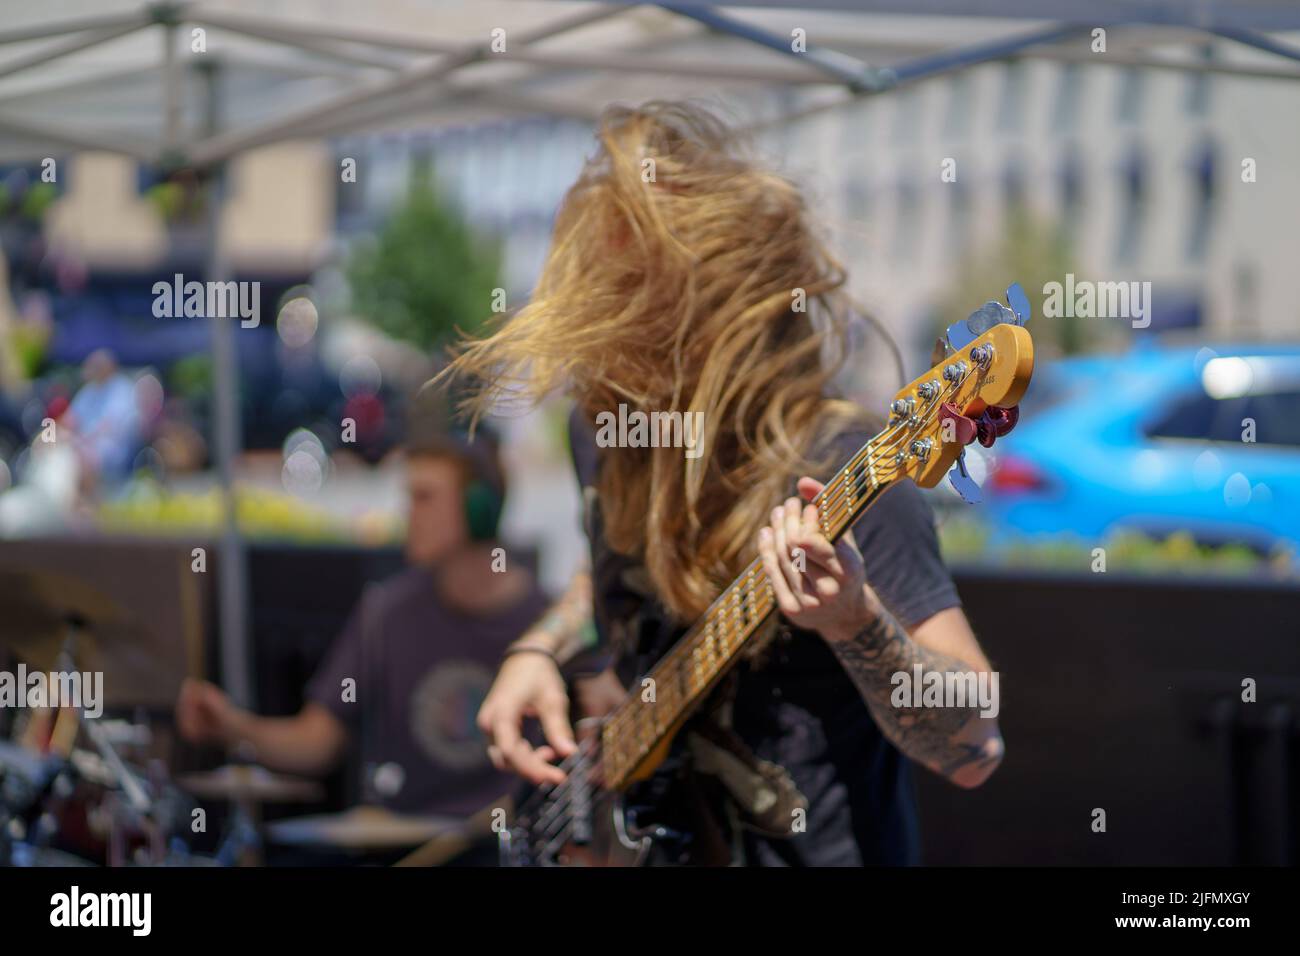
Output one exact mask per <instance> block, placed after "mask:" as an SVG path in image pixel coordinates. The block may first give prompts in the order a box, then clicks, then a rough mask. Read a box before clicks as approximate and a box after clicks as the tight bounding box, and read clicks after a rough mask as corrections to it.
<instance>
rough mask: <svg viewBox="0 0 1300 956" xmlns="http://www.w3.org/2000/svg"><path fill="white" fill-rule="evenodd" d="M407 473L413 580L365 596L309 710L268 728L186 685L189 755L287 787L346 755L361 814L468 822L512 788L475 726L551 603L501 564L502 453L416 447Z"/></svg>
mask: <svg viewBox="0 0 1300 956" xmlns="http://www.w3.org/2000/svg"><path fill="white" fill-rule="evenodd" d="M406 459H407V462H406V485H407V493H408V496H409V499H410V500H409V524H408V529H407V540H406V557H407V560H408V562H409V564H410V567H409V568H407V569H406V570H405V571H403V572H401V573H399V574H397V575H396V576H394V577H392V578H390V579H388V580H386V581H384V582H382V583H380V584H376V585H371V586H369V587H368V588H367V590H366V592H365V593H364V594H363V595H362V597H361V600H360V601H359V602H358V603H357V606H356V608H355V609H354V610H353V613H352V615H351V618H350V619H349V620H348V622H347V624H346V626H345V627H344V628H343V631H342V633H341V634H340V635H339V636H338V638H337V639H336V641H335V642H334V645H333V646H332V647H331V649H330V651H329V653H328V655H327V656H326V659H325V661H324V663H323V664H322V665H321V667H320V669H319V670H318V671H317V673H316V674H315V676H314V677H313V678H312V680H311V682H310V683H309V685H308V687H307V689H306V695H305V696H306V699H307V703H306V704H305V705H304V706H303V708H302V710H301V711H299V712H298V714H296V715H295V716H292V717H261V716H258V715H257V714H253V713H250V712H249V711H247V710H243V709H242V708H240V707H237V706H236V705H234V704H233V703H232V702H231V701H230V700H229V698H228V697H227V696H226V694H225V693H224V692H222V691H221V689H220V688H218V687H216V686H215V685H214V684H211V683H208V682H205V681H193V680H190V681H186V683H185V684H184V685H183V686H182V688H181V693H180V699H179V701H178V702H177V706H176V721H177V726H178V729H179V730H180V733H181V735H182V736H184V737H185V738H186V739H187V740H190V741H191V742H194V743H218V744H223V745H225V746H226V747H228V748H230V749H232V750H239V751H240V752H241V753H242V754H246V755H247V756H248V757H249V758H251V759H253V760H255V761H256V762H257V763H259V764H262V765H263V766H266V767H269V768H271V769H272V770H279V771H282V772H286V773H299V774H307V775H313V776H321V775H324V774H326V773H328V772H329V771H330V770H332V769H333V768H334V767H336V766H337V765H338V764H339V763H340V762H341V761H342V759H343V758H344V756H345V754H346V753H347V752H348V747H349V744H350V743H351V744H354V745H357V746H359V749H360V754H361V759H362V762H363V764H364V767H365V773H366V780H365V781H364V786H363V790H364V798H363V799H364V800H365V802H367V803H378V804H380V805H382V806H385V807H387V808H388V809H390V810H393V811H396V812H401V813H421V814H447V815H455V816H462V815H468V814H471V813H473V812H475V811H477V810H480V809H482V808H483V807H485V806H486V805H488V804H490V803H491V801H492V800H494V799H496V798H498V797H500V796H501V795H502V794H504V793H506V792H507V791H509V790H510V789H511V787H512V786H513V784H512V781H511V779H510V778H509V777H508V776H506V775H503V774H501V773H498V772H497V771H495V770H493V769H492V766H491V764H490V763H489V761H488V759H487V756H486V753H485V750H484V741H483V738H482V737H481V735H480V732H479V731H478V729H477V728H476V727H475V724H474V715H475V713H476V711H477V709H478V706H479V704H480V703H481V701H482V698H483V696H484V695H485V694H486V692H487V689H488V687H489V686H490V685H491V681H492V673H493V669H494V668H495V666H496V664H497V662H498V661H499V659H500V657H501V654H502V653H503V652H504V651H505V649H506V647H507V645H509V644H510V643H511V642H512V641H514V640H515V639H516V638H518V637H519V636H520V635H521V634H523V633H524V632H525V631H526V630H528V628H529V626H530V625H532V624H534V623H535V622H536V621H537V620H538V618H540V617H541V616H542V615H543V613H544V611H545V610H546V607H547V600H546V598H545V596H544V595H543V593H542V592H541V590H540V589H539V588H538V586H537V583H536V580H535V578H534V576H533V575H532V574H531V573H530V572H529V571H528V570H527V569H526V568H521V567H519V566H518V564H517V563H514V562H511V561H510V560H509V556H508V555H506V554H505V553H504V552H503V551H496V552H495V554H494V549H497V548H500V544H499V542H498V541H497V538H496V530H497V529H496V526H497V522H498V520H499V518H500V515H501V511H502V508H503V506H504V504H505V490H506V489H505V483H504V479H503V477H502V470H501V467H500V459H499V457H498V454H497V448H496V444H495V442H494V441H493V440H492V439H491V438H490V437H488V436H487V435H485V434H484V433H483V432H480V433H479V434H478V436H477V437H476V439H475V440H474V441H473V442H467V441H465V440H463V439H461V438H459V437H456V436H450V435H446V434H442V435H438V436H434V437H430V438H428V439H423V440H421V441H420V442H418V443H416V444H413V445H412V446H408V448H407V451H406ZM503 558H504V569H503V568H502V564H503V560H502V559H503ZM494 565H495V568H494Z"/></svg>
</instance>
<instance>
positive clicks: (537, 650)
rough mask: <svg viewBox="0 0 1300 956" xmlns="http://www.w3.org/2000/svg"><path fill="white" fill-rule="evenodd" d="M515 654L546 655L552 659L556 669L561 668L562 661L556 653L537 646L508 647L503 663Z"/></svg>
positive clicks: (502, 658)
mask: <svg viewBox="0 0 1300 956" xmlns="http://www.w3.org/2000/svg"><path fill="white" fill-rule="evenodd" d="M515 654H545V655H546V656H547V657H549V658H550V659H551V663H552V664H554V665H555V666H556V667H559V666H560V661H559V659H558V658H557V657H556V656H555V652H554V651H551V650H547V649H546V648H545V647H538V646H537V645H536V644H521V645H519V646H518V647H516V646H514V645H511V646H510V647H507V648H506V650H505V653H504V654H502V655H501V660H502V662H503V663H504V662H505V660H506V658H508V657H511V656H513V655H515Z"/></svg>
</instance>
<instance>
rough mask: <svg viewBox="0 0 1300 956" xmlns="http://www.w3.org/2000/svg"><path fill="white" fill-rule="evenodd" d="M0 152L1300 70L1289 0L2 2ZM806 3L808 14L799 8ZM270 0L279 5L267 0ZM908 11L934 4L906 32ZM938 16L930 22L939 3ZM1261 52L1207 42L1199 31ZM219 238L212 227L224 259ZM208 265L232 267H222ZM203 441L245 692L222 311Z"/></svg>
mask: <svg viewBox="0 0 1300 956" xmlns="http://www.w3.org/2000/svg"><path fill="white" fill-rule="evenodd" d="M3 5H4V8H5V9H4V14H5V15H4V20H3V26H2V27H0V163H6V162H35V161H39V160H41V159H42V158H44V157H47V156H53V155H59V154H61V153H63V152H67V151H69V150H72V151H81V150H108V151H112V152H118V153H121V154H124V155H127V156H130V157H133V158H135V159H136V160H138V161H140V162H141V163H145V164H151V165H157V166H159V167H162V168H176V167H193V168H197V169H200V170H202V171H205V173H207V174H208V175H211V176H213V177H214V178H215V179H216V180H217V181H218V182H219V181H220V177H221V172H222V169H223V167H224V165H225V164H226V163H227V161H229V160H230V159H231V158H232V157H235V156H238V155H240V154H242V153H244V152H246V151H249V150H253V149H256V148H258V147H261V146H265V145H268V144H271V143H275V142H278V141H283V140H289V139H300V138H323V137H329V136H335V135H340V134H343V133H358V132H365V131H371V130H379V129H383V128H385V127H392V126H402V127H406V128H411V127H420V126H436V125H441V124H456V123H464V122H470V121H479V120H482V119H484V118H487V117H501V116H511V115H532V114H537V113H550V114H559V115H566V116H574V117H580V118H584V119H594V118H595V117H596V116H597V115H598V114H599V113H600V111H601V109H602V108H603V107H604V106H605V105H607V104H608V103H611V102H616V101H625V102H627V101H632V102H634V101H641V100H645V99H649V98H656V97H673V96H686V95H693V96H699V95H703V94H709V93H728V92H737V91H744V90H750V89H753V88H754V87H767V88H785V89H797V90H799V91H800V94H799V95H798V96H794V97H790V98H788V99H787V102H788V103H789V112H787V113H786V114H784V115H783V116H768V117H755V122H756V123H758V122H774V121H780V120H782V119H789V118H791V117H792V116H794V115H803V114H806V113H809V112H813V111H817V110H825V109H834V108H837V107H839V106H841V105H843V104H844V103H846V102H848V101H850V100H852V99H854V98H856V97H862V96H873V95H879V94H881V93H886V92H889V91H891V90H894V89H897V88H899V87H901V86H904V85H907V84H911V83H917V82H922V81H924V80H927V79H929V78H932V77H934V76H936V75H941V74H945V73H949V72H952V71H955V70H961V69H964V68H967V67H970V66H973V65H976V64H979V63H984V62H989V61H992V60H1006V59H1012V58H1020V57H1051V58H1056V59H1063V60H1075V61H1088V60H1089V59H1090V58H1092V57H1093V56H1094V54H1093V53H1092V52H1091V50H1090V47H1089V41H1090V38H1091V36H1092V31H1093V30H1095V29H1097V28H1105V29H1106V30H1107V50H1106V56H1105V58H1104V62H1105V63H1107V64H1109V65H1132V66H1143V67H1150V68H1157V69H1168V70H1180V71H1205V72H1214V73H1226V74H1233V75H1243V76H1260V77H1268V78H1284V79H1297V78H1300V64H1295V63H1294V61H1296V60H1300V41H1297V40H1296V39H1295V38H1294V37H1288V36H1287V35H1286V34H1287V32H1288V31H1300V6H1297V5H1294V4H1291V3H1285V2H1281V0H1234V2H1229V0H1089V2H1087V3H1071V2H1067V0H998V2H990V3H965V4H963V3H957V2H952V0H859V2H855V0H818V2H813V3H811V4H804V5H803V6H804V9H799V10H789V9H782V5H781V4H780V3H767V2H750V3H743V4H735V5H728V6H718V5H715V4H711V3H704V2H697V3H662V4H634V3H618V2H603V3H602V2H552V0H517V2H502V0H484V2H476V0H459V2H458V0H442V2H435V0H429V2H419V3H410V2H403V0H376V2H370V3H365V4H355V3H344V2H341V0H281V2H279V3H275V4H268V3H266V2H264V0H263V2H259V0H200V2H193V3H190V2H172V0H162V2H154V3H141V2H140V0H52V2H48V3H45V4H42V5H32V4H19V3H17V2H15V0H7V2H5V3H4V4H3ZM808 7H812V8H813V9H808ZM268 8H270V10H268ZM917 17H925V18H928V23H927V26H928V27H929V26H930V25H932V29H931V28H928V29H927V30H926V34H925V35H926V38H927V40H926V42H924V43H918V42H917V40H916V37H917V31H916V29H915V23H916V18H917ZM941 18H942V19H941ZM1207 36H1208V37H1217V38H1222V39H1226V40H1230V41H1232V42H1234V43H1235V44H1239V45H1241V46H1242V47H1244V48H1248V49H1252V50H1254V51H1256V52H1257V53H1258V54H1259V55H1258V56H1255V57H1251V58H1249V59H1248V60H1239V59H1233V60H1231V61H1224V60H1220V59H1208V58H1206V57H1204V56H1202V55H1201V53H1200V45H1201V44H1203V43H1204V42H1205V39H1206V37H1207ZM215 247H216V243H213V248H214V253H213V254H214V256H215ZM208 272H209V274H208V276H207V278H209V279H217V278H220V277H221V276H222V274H223V273H224V272H225V268H224V266H223V264H222V263H221V262H219V261H215V260H214V261H213V262H212V263H211V264H210V268H209V270H208ZM212 335H213V339H212V341H213V353H214V363H215V369H216V435H215V443H214V444H215V450H216V459H217V462H218V470H219V472H220V475H221V478H222V482H223V485H224V487H225V489H226V494H227V502H228V505H231V506H229V507H227V509H226V512H227V516H228V522H227V526H226V530H225V535H224V539H223V550H222V573H221V575H220V586H221V594H220V598H221V612H222V613H221V622H222V633H221V649H222V653H221V660H222V666H223V671H224V677H225V680H226V682H227V685H228V687H229V688H230V690H231V692H232V694H233V695H234V697H235V698H236V699H237V700H241V701H245V702H248V701H249V699H250V697H251V692H250V687H251V682H250V680H249V657H248V648H247V642H246V638H245V622H246V607H245V604H246V582H245V571H244V557H243V548H242V544H241V541H240V537H239V533H238V529H237V527H236V526H235V523H234V517H233V516H234V508H233V498H232V497H230V496H231V495H232V490H231V488H232V481H233V466H234V461H235V458H236V456H237V454H238V451H239V448H240V437H239V433H238V431H239V429H238V414H237V407H238V406H237V396H238V388H239V385H238V368H237V365H236V362H235V359H234V355H235V352H234V347H233V339H232V336H233V335H234V329H233V324H232V323H230V322H222V321H219V320H213V323H212Z"/></svg>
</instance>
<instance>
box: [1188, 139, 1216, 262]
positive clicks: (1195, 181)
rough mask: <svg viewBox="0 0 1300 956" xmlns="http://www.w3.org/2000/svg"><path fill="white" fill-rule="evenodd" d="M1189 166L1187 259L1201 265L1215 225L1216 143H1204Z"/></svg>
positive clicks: (1207, 141)
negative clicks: (1190, 202)
mask: <svg viewBox="0 0 1300 956" xmlns="http://www.w3.org/2000/svg"><path fill="white" fill-rule="evenodd" d="M1188 166H1189V171H1190V173H1191V178H1192V183H1191V186H1192V222H1191V228H1190V229H1188V231H1187V258H1188V259H1190V260H1192V261H1193V262H1200V261H1201V260H1202V259H1204V258H1205V250H1206V248H1207V247H1208V246H1209V243H1210V230H1211V229H1212V228H1213V225H1214V222H1213V220H1214V177H1215V149H1214V143H1213V142H1211V141H1209V140H1206V141H1205V142H1204V143H1202V144H1201V145H1200V147H1198V148H1197V150H1196V152H1195V153H1194V154H1193V156H1192V159H1191V162H1190V163H1189V164H1188Z"/></svg>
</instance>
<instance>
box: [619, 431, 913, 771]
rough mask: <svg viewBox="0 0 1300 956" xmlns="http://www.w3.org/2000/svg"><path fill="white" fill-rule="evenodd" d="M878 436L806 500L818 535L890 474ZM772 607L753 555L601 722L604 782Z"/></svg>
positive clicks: (695, 696)
mask: <svg viewBox="0 0 1300 956" xmlns="http://www.w3.org/2000/svg"><path fill="white" fill-rule="evenodd" d="M885 434H886V433H885V432H881V433H880V434H878V435H876V437H875V438H873V439H872V440H871V441H869V442H867V444H866V445H864V446H863V447H862V448H860V449H859V450H858V452H857V453H856V454H855V455H854V456H853V457H852V458H850V459H849V461H848V463H847V464H846V465H845V466H844V467H843V468H841V469H840V470H839V471H838V472H836V474H835V477H834V478H832V479H831V480H830V481H829V482H828V483H827V485H826V487H825V488H823V489H822V491H821V493H820V494H819V495H818V496H817V497H816V498H815V499H813V504H815V505H816V506H817V509H818V512H819V514H820V522H821V529H822V533H823V534H825V535H826V537H827V538H829V539H830V540H831V541H834V540H836V539H838V538H839V537H840V536H841V535H842V534H844V532H846V531H847V530H848V529H849V528H850V527H852V525H853V523H854V522H855V521H856V520H857V519H858V517H859V516H860V515H861V514H862V512H864V511H865V510H866V509H867V508H868V507H869V506H870V505H871V503H872V502H873V501H875V499H876V497H877V496H878V495H879V494H880V492H882V491H883V490H884V489H885V488H887V487H888V486H889V485H890V484H892V483H893V481H894V480H895V478H896V477H897V469H895V468H894V467H893V456H892V447H890V446H891V443H890V442H889V441H888V440H886V439H885V437H884V436H885ZM775 609H776V596H775V594H774V593H773V591H772V585H771V582H769V580H768V577H767V572H766V571H764V570H763V564H762V562H761V560H759V559H757V558H755V559H754V560H753V561H752V562H750V564H749V566H748V567H747V568H745V570H744V571H743V572H742V573H741V574H740V576H739V577H737V578H736V580H735V581H733V582H732V583H731V585H730V586H729V587H728V588H727V589H726V590H724V591H723V592H722V594H721V595H719V597H718V599H717V600H715V601H714V602H713V604H711V605H710V606H709V608H708V610H707V611H705V612H704V615H703V616H702V617H701V618H700V620H699V621H697V622H696V623H695V625H694V626H692V628H691V629H690V630H689V631H687V632H686V634H684V635H683V636H682V637H681V639H680V640H678V641H677V643H676V644H674V645H673V647H672V649H671V650H670V651H669V652H668V653H667V654H666V655H664V657H663V659H662V660H660V661H659V663H658V664H656V665H655V667H654V668H653V669H652V670H651V671H650V672H649V673H648V674H647V675H645V678H644V679H643V681H642V683H641V684H640V685H639V686H636V687H633V688H632V689H631V693H630V694H629V695H628V697H627V699H626V700H625V701H624V702H623V703H622V704H621V705H619V707H618V708H617V709H616V710H615V711H614V712H613V713H612V714H611V715H610V716H609V718H608V719H607V720H606V721H605V724H604V727H603V730H602V733H601V746H602V751H603V756H602V763H603V776H604V782H605V786H607V787H610V788H611V789H616V790H617V789H621V788H623V787H625V786H626V785H627V784H628V783H630V782H632V781H633V780H634V779H636V776H637V772H638V770H640V769H641V767H642V766H643V765H644V764H645V763H646V761H647V760H648V758H649V757H650V756H651V755H652V754H654V753H655V752H656V750H657V749H658V748H659V747H661V746H662V745H663V744H664V742H665V741H666V740H668V739H670V738H671V737H672V735H673V734H675V733H676V732H677V730H678V729H679V728H680V727H681V725H682V724H683V723H684V722H685V720H686V718H687V717H689V716H690V714H691V713H692V712H693V711H694V710H695V708H696V707H697V706H698V705H699V704H700V702H701V701H703V700H704V698H705V697H707V696H708V694H709V692H710V691H712V690H713V688H714V687H715V686H717V684H718V682H719V681H720V680H721V679H722V677H723V676H724V675H725V674H726V673H727V671H728V670H729V669H730V668H731V667H732V665H734V664H735V662H736V661H737V660H738V659H739V656H740V651H741V649H742V648H743V647H744V646H745V643H746V642H747V641H748V640H750V638H752V637H753V636H754V634H756V633H757V632H758V630H759V628H760V627H761V626H762V625H763V623H764V622H765V621H766V620H767V619H768V617H769V616H770V615H771V614H772V612H773V611H774V610H775ZM646 681H650V682H652V683H648V684H647V683H646Z"/></svg>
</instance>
